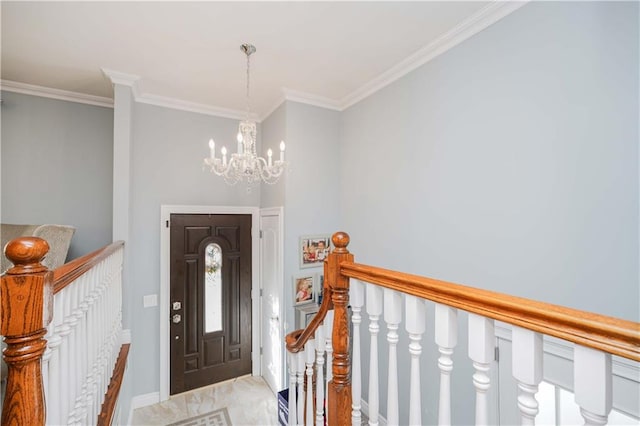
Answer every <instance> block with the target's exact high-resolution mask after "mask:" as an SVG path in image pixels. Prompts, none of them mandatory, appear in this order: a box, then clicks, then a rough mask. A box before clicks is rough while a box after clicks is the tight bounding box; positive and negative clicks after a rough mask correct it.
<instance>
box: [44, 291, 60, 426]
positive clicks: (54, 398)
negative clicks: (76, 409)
mask: <svg viewBox="0 0 640 426" xmlns="http://www.w3.org/2000/svg"><path fill="white" fill-rule="evenodd" d="M60 296H61V295H60V294H58V295H56V296H55V297H54V298H53V322H52V323H51V325H50V327H51V330H53V331H52V333H51V336H50V337H49V339H48V342H47V345H48V346H49V348H50V349H51V359H50V360H49V389H50V392H49V395H48V396H47V399H46V402H47V424H49V425H58V424H60V422H61V420H60V392H59V391H58V390H59V389H60V382H61V378H60V377H61V376H60V369H61V366H60V345H61V343H62V338H61V337H60V334H59V333H60V325H61V324H62V321H63V320H64V305H63V299H62V297H60Z"/></svg>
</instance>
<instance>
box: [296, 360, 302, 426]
mask: <svg viewBox="0 0 640 426" xmlns="http://www.w3.org/2000/svg"><path fill="white" fill-rule="evenodd" d="M296 358H297V361H298V362H297V368H296V376H297V382H298V401H297V402H298V413H297V415H296V417H297V420H298V425H300V426H301V425H303V424H304V349H302V350H301V351H300V352H298V353H297V354H296Z"/></svg>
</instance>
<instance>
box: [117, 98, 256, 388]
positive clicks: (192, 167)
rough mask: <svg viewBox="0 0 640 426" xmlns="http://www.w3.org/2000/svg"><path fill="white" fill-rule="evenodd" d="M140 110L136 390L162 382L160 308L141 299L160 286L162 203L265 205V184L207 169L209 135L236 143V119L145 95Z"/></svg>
mask: <svg viewBox="0 0 640 426" xmlns="http://www.w3.org/2000/svg"><path fill="white" fill-rule="evenodd" d="M133 116H134V123H133V137H132V151H131V163H132V164H133V166H132V175H131V219H130V220H131V242H130V244H129V250H131V253H132V262H131V265H130V266H131V270H130V273H131V275H130V276H131V285H132V286H133V291H132V294H133V295H132V299H131V300H130V301H129V303H131V304H132V306H133V310H132V311H133V314H132V316H133V318H132V322H131V331H132V340H133V342H134V344H133V345H132V358H131V368H132V371H134V376H133V394H134V395H141V394H146V393H150V392H157V391H158V390H159V388H160V382H159V378H158V371H160V356H159V353H158V348H159V345H160V343H159V335H160V328H159V327H160V324H159V320H158V319H159V310H158V307H150V308H143V303H142V302H143V296H144V295H148V294H159V293H160V250H159V247H160V206H161V205H162V204H173V205H210V206H259V205H260V190H259V187H258V189H254V190H253V191H252V192H251V193H247V192H246V191H245V190H244V189H243V188H242V187H240V186H237V185H236V186H228V185H227V184H225V183H224V180H223V179H222V178H220V177H218V176H215V175H213V174H212V173H210V172H208V171H203V169H202V161H203V159H204V158H205V157H206V156H208V155H209V148H208V145H207V144H208V142H209V138H213V139H214V140H215V141H216V145H217V146H218V149H219V148H220V147H222V145H226V146H227V149H232V147H235V143H236V142H235V135H236V133H237V131H238V121H237V120H231V119H226V118H218V117H211V116H206V115H202V114H194V113H189V112H184V111H177V110H172V109H168V108H161V107H156V106H151V105H147V104H141V103H136V104H135V107H134V114H133ZM218 152H219V151H218ZM238 185H240V184H238Z"/></svg>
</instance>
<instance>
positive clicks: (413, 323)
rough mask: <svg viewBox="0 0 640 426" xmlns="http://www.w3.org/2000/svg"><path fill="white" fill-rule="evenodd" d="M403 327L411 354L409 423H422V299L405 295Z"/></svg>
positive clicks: (423, 310) (425, 316)
mask: <svg viewBox="0 0 640 426" xmlns="http://www.w3.org/2000/svg"><path fill="white" fill-rule="evenodd" d="M404 301H405V316H406V324H405V329H406V330H407V333H409V339H410V340H411V343H409V353H410V354H411V373H410V384H409V424H410V425H421V424H422V406H421V402H420V354H421V353H422V346H421V345H420V341H421V340H422V335H423V334H424V331H425V327H426V323H427V315H426V306H425V304H424V300H422V299H420V298H418V297H415V296H410V295H405V300H404Z"/></svg>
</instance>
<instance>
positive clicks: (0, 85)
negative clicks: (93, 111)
mask: <svg viewBox="0 0 640 426" xmlns="http://www.w3.org/2000/svg"><path fill="white" fill-rule="evenodd" d="M0 90H6V91H7V92H14V93H21V94H23V95H33V96H40V97H43V98H50V99H57V100H60V101H68V102H76V103H81V104H87V105H94V106H100V107H106V108H113V99H111V98H105V97H102V96H95V95H87V94H84V93H77V92H70V91H67V90H61V89H53V88H51V87H44V86H36V85H35V84H27V83H20V82H18V81H12V80H0Z"/></svg>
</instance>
